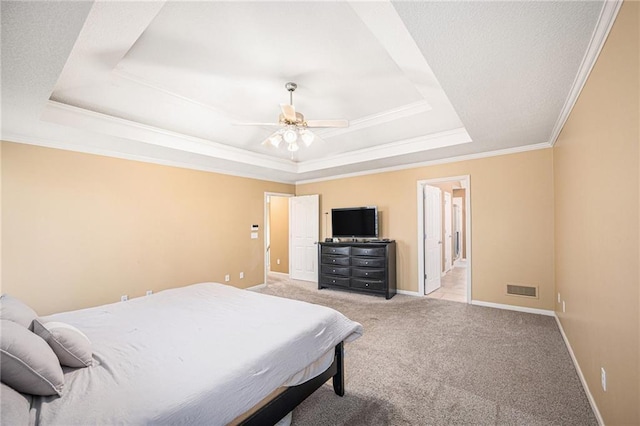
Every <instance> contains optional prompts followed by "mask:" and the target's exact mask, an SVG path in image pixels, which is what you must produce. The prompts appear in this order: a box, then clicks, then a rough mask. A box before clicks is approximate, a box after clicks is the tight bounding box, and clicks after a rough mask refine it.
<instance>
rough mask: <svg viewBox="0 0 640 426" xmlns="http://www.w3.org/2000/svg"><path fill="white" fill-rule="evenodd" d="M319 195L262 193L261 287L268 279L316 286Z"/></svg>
mask: <svg viewBox="0 0 640 426" xmlns="http://www.w3.org/2000/svg"><path fill="white" fill-rule="evenodd" d="M319 200H320V198H319V195H318V194H310V195H301V196H297V197H296V196H294V195H293V194H280V193H269V192H266V193H265V200H264V228H265V233H264V235H265V238H264V256H265V257H264V284H268V283H269V281H270V278H277V279H279V280H281V279H287V278H289V279H292V280H301V281H310V282H315V283H317V280H318V252H317V250H318V249H317V243H318V238H319V232H320V221H319V219H320V218H319V212H320V207H319V206H320V204H319Z"/></svg>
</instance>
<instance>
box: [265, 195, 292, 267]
mask: <svg viewBox="0 0 640 426" xmlns="http://www.w3.org/2000/svg"><path fill="white" fill-rule="evenodd" d="M269 206H270V207H269V209H270V214H269V218H270V228H271V250H270V255H271V263H270V265H269V266H270V269H271V270H272V271H274V272H282V273H283V274H288V273H289V198H288V197H274V196H271V197H270V202H269ZM278 259H280V264H279V265H278Z"/></svg>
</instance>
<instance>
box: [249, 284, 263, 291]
mask: <svg viewBox="0 0 640 426" xmlns="http://www.w3.org/2000/svg"><path fill="white" fill-rule="evenodd" d="M266 286H267V285H266V284H265V283H262V284H257V285H254V286H251V287H247V288H245V290H249V291H253V290H258V289H261V288H264V287H266Z"/></svg>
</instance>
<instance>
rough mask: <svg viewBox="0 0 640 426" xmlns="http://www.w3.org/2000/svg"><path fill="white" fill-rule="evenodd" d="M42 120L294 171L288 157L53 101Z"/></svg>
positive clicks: (293, 165)
mask: <svg viewBox="0 0 640 426" xmlns="http://www.w3.org/2000/svg"><path fill="white" fill-rule="evenodd" d="M42 120H44V121H49V122H52V123H56V124H62V125H65V126H69V127H75V128H79V129H82V130H88V131H91V132H97V133H103V134H107V135H112V136H116V137H121V138H124V139H133V140H137V141H141V142H145V143H149V144H153V145H159V146H164V147H166V148H172V149H179V150H183V151H188V152H192V153H195V154H201V155H207V156H210V157H216V158H221V159H225V160H230V161H234V162H239V163H245V164H252V165H260V166H261V167H266V168H272V169H277V170H281V171H285V172H292V173H295V172H296V165H295V164H294V163H292V162H290V161H288V160H284V159H279V158H274V157H270V156H267V155H263V154H258V153H254V152H251V151H247V150H243V149H240V148H235V147H231V146H228V145H224V144H220V143H217V142H212V141H208V140H205V139H201V138H196V137H193V136H187V135H183V134H180V133H175V132H171V131H169V130H165V129H160V128H157V127H153V126H148V125H145V124H140V123H136V122H133V121H129V120H124V119H122V118H116V117H112V116H110V115H106V114H101V113H98V112H94V111H89V110H86V109H83V108H78V107H74V106H71V105H67V104H63V103H60V102H56V101H49V102H48V103H47V104H46V106H45V109H44V111H43V113H42Z"/></svg>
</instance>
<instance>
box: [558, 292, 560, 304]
mask: <svg viewBox="0 0 640 426" xmlns="http://www.w3.org/2000/svg"><path fill="white" fill-rule="evenodd" d="M558 303H560V292H558Z"/></svg>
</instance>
